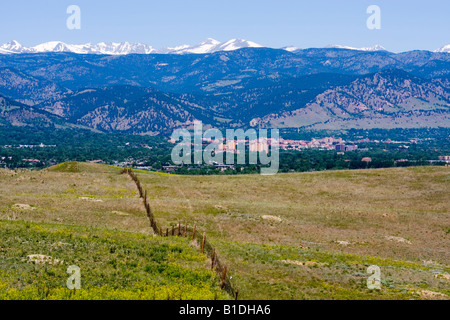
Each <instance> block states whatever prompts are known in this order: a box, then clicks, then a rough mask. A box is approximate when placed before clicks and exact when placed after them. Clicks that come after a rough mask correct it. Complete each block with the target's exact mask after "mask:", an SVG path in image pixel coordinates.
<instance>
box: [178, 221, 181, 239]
mask: <svg viewBox="0 0 450 320" xmlns="http://www.w3.org/2000/svg"><path fill="white" fill-rule="evenodd" d="M178 236H181V223H180V222H178Z"/></svg>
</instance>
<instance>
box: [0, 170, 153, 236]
mask: <svg viewBox="0 0 450 320" xmlns="http://www.w3.org/2000/svg"><path fill="white" fill-rule="evenodd" d="M78 166H79V167H80V169H79V172H65V171H62V172H61V171H59V170H55V168H50V169H46V170H43V171H23V172H21V171H18V172H14V171H11V172H8V173H6V174H5V173H4V174H2V175H0V193H1V200H0V219H11V220H27V221H33V222H52V223H59V224H67V225H84V226H91V227H99V228H109V229H117V230H123V231H133V232H140V233H147V234H148V233H150V229H149V228H148V219H147V218H146V216H145V211H144V209H143V207H142V205H141V201H140V199H139V198H138V196H137V195H136V191H135V186H134V184H133V183H132V181H131V180H130V179H128V177H126V176H125V175H120V174H119V173H120V170H119V169H116V168H112V167H107V166H101V165H91V164H82V163H81V164H79V165H78ZM15 204H26V205H29V206H31V208H32V210H23V209H20V208H17V206H14V205H15Z"/></svg>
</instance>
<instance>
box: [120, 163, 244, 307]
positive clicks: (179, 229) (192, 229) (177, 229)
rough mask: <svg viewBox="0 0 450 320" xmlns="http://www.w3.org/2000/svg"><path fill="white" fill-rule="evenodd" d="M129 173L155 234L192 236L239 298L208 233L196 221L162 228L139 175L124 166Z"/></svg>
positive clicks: (224, 285) (223, 285)
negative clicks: (200, 230) (197, 225)
mask: <svg viewBox="0 0 450 320" xmlns="http://www.w3.org/2000/svg"><path fill="white" fill-rule="evenodd" d="M125 173H126V174H128V175H129V176H130V177H131V179H132V180H133V181H134V182H135V184H136V187H137V190H138V192H139V197H140V198H142V201H143V204H144V207H145V211H146V213H147V217H148V219H149V222H150V227H151V229H152V230H153V232H154V234H156V235H159V236H161V237H186V238H188V237H191V238H192V241H193V242H195V243H196V244H197V245H198V246H199V248H200V250H201V252H202V253H203V254H205V255H206V256H207V257H208V258H210V259H211V270H215V271H216V272H217V274H218V275H219V277H220V281H221V283H220V286H221V288H222V289H223V290H225V291H226V292H227V293H228V294H230V295H231V296H232V297H234V298H235V299H236V300H237V299H238V294H239V290H237V289H235V288H234V287H233V285H232V283H231V280H230V277H229V276H228V274H229V269H228V268H227V267H226V266H225V264H224V263H223V262H221V261H220V258H219V256H218V253H217V250H216V249H215V248H214V247H213V246H212V245H211V243H210V242H209V241H208V239H207V237H206V233H205V232H203V233H200V232H199V230H197V227H196V225H195V224H194V223H192V224H191V226H189V224H188V223H187V222H185V224H184V225H182V224H181V223H178V225H177V226H175V225H172V226H171V227H170V228H168V227H167V228H162V227H161V226H159V225H158V223H157V222H156V218H155V215H154V213H153V211H152V209H151V207H150V203H149V200H148V197H147V190H145V189H144V188H143V187H142V184H141V182H140V181H139V178H138V177H137V175H136V174H135V173H134V172H133V170H131V169H130V168H124V169H123V170H122V171H121V174H125Z"/></svg>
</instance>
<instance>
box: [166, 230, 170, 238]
mask: <svg viewBox="0 0 450 320" xmlns="http://www.w3.org/2000/svg"><path fill="white" fill-rule="evenodd" d="M168 236H169V228H167V229H166V237H168Z"/></svg>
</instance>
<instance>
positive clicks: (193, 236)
mask: <svg viewBox="0 0 450 320" xmlns="http://www.w3.org/2000/svg"><path fill="white" fill-rule="evenodd" d="M194 240H195V224H194V229H193V230H192V241H194Z"/></svg>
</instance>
